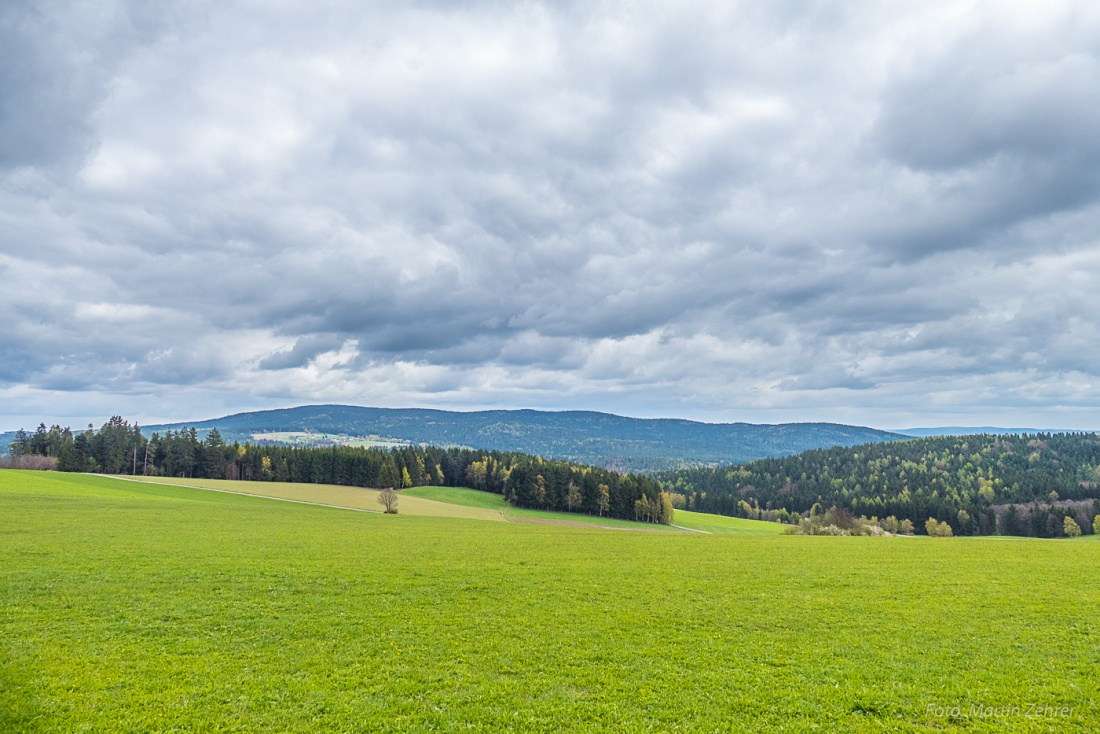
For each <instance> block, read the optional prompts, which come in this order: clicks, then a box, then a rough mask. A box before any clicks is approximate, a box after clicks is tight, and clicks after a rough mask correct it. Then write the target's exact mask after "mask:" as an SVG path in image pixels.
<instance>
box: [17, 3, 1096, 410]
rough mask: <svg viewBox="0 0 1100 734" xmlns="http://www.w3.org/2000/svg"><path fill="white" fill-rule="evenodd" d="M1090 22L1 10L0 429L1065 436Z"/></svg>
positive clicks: (222, 8)
mask: <svg viewBox="0 0 1100 734" xmlns="http://www.w3.org/2000/svg"><path fill="white" fill-rule="evenodd" d="M1097 100H1100V6H1097V5H1096V4H1095V3H1087V2H1079V3H1074V2H1047V3H1043V4H1039V3H1030V2H1028V3H1024V2H1020V3H1006V2H958V1H957V0H951V1H950V2H935V1H933V2H926V3H917V4H914V3H910V2H904V3H903V2H896V3H890V2H886V3H884V2H881V1H879V0H876V1H874V2H858V1H855V2H853V1H851V0H845V1H844V2H839V1H838V2H813V1H812V0H807V1H806V2H796V1H793V0H792V1H791V2H767V3H738V2H728V1H727V0H722V1H720V2H718V1H715V2H683V3H648V4H647V3H637V2H630V3H625V2H624V3H616V2H603V3H601V2H585V3H568V2H553V3H538V2H527V3H511V2H493V1H488V0H487V1H486V2H471V3H436V2H420V3H371V4H366V3H362V2H350V1H348V2H344V1H343V0H330V1H328V2H309V3H306V2H281V3H270V2H257V1H252V2H247V1H242V2H231V1H224V0H219V2H201V1H199V2H194V1H187V2H183V1H180V2H171V1H166V2H157V3H144V2H137V1H136V0H135V1H134V2H123V1H122V0H113V1H112V0H90V1H88V2H81V1H77V0H57V1H55V2H49V1H46V2H30V1H29V0H28V1H26V2H19V1H14V0H8V2H5V3H4V4H3V7H2V9H0V283H2V284H3V287H2V288H0V349H2V358H0V405H2V408H0V429H6V430H10V429H14V428H17V427H20V426H23V427H27V428H33V426H34V425H36V424H37V421H38V420H39V419H40V418H56V419H58V420H67V421H71V422H74V423H77V422H82V421H84V420H86V419H90V420H96V421H102V420H103V419H104V418H105V417H106V416H109V415H111V414H112V413H122V414H124V415H126V416H128V417H134V418H138V419H141V420H143V421H150V420H159V419H198V418H207V417H213V416H216V415H221V414H225V413H228V412H236V411H240V410H248V409H254V408H270V407H283V406H289V405H297V404H303V403H313V402H340V403H351V404H359V405H375V406H384V407H406V406H423V407H441V408H452V409H474V408H484V407H504V408H519V407H534V408H545V409H566V408H581V409H596V410H608V411H611V412H617V413H620V414H626V415H635V416H675V417H690V418H698V419H703V420H714V421H735V420H749V421H756V422H782V421H795V420H828V421H838V422H848V423H859V424H864V425H872V426H876V427H903V426H910V425H960V424H961V425H996V424H999V425H1042V426H1050V427H1065V428H1100V420H1098V419H1097V416H1098V413H1097V410H1098V408H1100V308H1098V306H1097V293H1100V105H1098V104H1097Z"/></svg>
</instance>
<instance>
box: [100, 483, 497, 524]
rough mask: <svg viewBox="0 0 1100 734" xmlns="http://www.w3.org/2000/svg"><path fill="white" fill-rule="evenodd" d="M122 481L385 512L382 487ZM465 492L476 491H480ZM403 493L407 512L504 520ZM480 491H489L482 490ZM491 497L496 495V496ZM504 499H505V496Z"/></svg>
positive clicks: (486, 512)
mask: <svg viewBox="0 0 1100 734" xmlns="http://www.w3.org/2000/svg"><path fill="white" fill-rule="evenodd" d="M120 481H135V482H138V481H140V482H152V483H157V484H163V485H174V486H189V487H196V488H200V489H216V490H218V491H219V492H235V493H239V494H250V495H256V496H258V497H277V498H279V499H288V500H295V501H297V502H311V503H314V504H321V505H332V506H334V507H346V508H351V509H357V510H368V511H370V512H382V505H380V504H378V490H377V489H365V488H363V487H346V486H337V485H334V484H292V483H290V482H232V481H227V480H225V479H177V478H170V477H139V478H137V479H136V480H120ZM465 491H469V492H476V491H477V490H465ZM401 494H402V497H401V500H400V501H399V502H398V508H397V510H398V512H399V513H400V514H403V515H419V516H422V517H458V518H465V519H468V520H494V521H496V522H500V521H502V520H503V519H504V518H503V517H502V516H501V514H500V512H498V511H495V510H493V509H491V507H490V505H485V506H482V507H478V506H476V505H468V504H467V505H463V504H462V503H454V502H447V501H443V502H439V501H436V500H434V499H431V498H430V497H428V498H421V497H417V496H411V495H410V496H406V495H405V493H404V492H402V493H401ZM478 494H488V493H487V492H478ZM489 496H491V497H493V496H495V495H489ZM500 499H502V500H503V498H500Z"/></svg>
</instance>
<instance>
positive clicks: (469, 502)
mask: <svg viewBox="0 0 1100 734" xmlns="http://www.w3.org/2000/svg"><path fill="white" fill-rule="evenodd" d="M400 494H401V496H402V497H415V498H418V499H427V500H432V501H435V502H444V503H448V504H452V505H458V506H461V507H478V508H482V509H490V510H495V511H497V512H499V513H500V514H501V516H502V517H503V518H504V519H506V520H510V521H512V522H523V523H543V524H559V525H562V524H565V525H593V526H598V527H601V528H616V529H622V530H641V531H657V532H679V531H677V530H676V529H675V528H669V527H666V526H663V525H650V524H647V523H638V522H630V521H629V520H616V519H615V518H611V517H600V516H598V515H582V514H580V513H576V512H547V511H545V510H531V509H527V508H524V507H512V506H511V505H509V504H508V502H507V501H505V499H504V497H503V496H502V495H499V494H493V493H492V492H482V491H480V490H477V489H467V488H465V487H412V488H410V489H403V490H401V492H400ZM776 527H778V528H779V529H780V531H782V526H780V525H776Z"/></svg>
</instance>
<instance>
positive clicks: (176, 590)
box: [0, 471, 1100, 732]
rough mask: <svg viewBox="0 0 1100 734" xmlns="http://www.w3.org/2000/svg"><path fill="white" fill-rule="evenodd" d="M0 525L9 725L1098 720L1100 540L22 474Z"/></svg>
mask: <svg viewBox="0 0 1100 734" xmlns="http://www.w3.org/2000/svg"><path fill="white" fill-rule="evenodd" d="M0 518H3V520H2V526H0V557H2V558H4V559H5V562H4V564H2V565H0V682H2V685H0V731H5V732H70V731H141V732H158V731H195V732H198V731H222V732H244V731H275V730H277V731H283V732H316V731H379V732H390V731H392V732H397V731H431V730H436V731H458V730H461V731H482V732H498V731H517V732H518V731H547V732H549V731H569V732H576V731H609V730H613V731H625V732H633V731H674V730H675V731H692V732H710V731H730V730H731V729H736V730H748V731H778V730H790V731H809V730H821V731H855V732H864V731H865V732H880V731H901V732H918V731H929V730H938V731H1002V730H1010V731H1035V732H1040V731H1054V730H1057V731H1060V732H1062V731H1070V732H1073V731H1077V732H1086V731H1093V730H1095V727H1096V723H1097V721H1098V720H1100V709H1098V708H1097V706H1098V704H1097V702H1096V698H1095V690H1096V688H1095V681H1094V677H1095V670H1096V663H1097V660H1098V659H1100V638H1098V635H1097V630H1098V629H1100V614H1098V612H1097V609H1096V605H1095V598H1094V596H1095V589H1096V588H1098V586H1100V543H1095V542H1088V541H1070V540H1062V541H1046V540H997V539H970V538H955V539H942V540H939V539H927V538H917V539H902V538H826V537H793V536H773V537H767V536H745V535H717V534H715V535H702V534H698V533H625V532H623V533H616V532H603V531H597V530H592V529H588V528H583V527H572V526H568V527H563V526H544V525H533V524H522V523H501V522H471V521H469V520H463V519H454V518H439V517H420V516H410V515H398V516H383V515H377V514H370V513H363V512H349V511H345V510H336V509H329V508H324V507H316V506H309V505H299V504H292V503H287V502H277V501H272V500H266V499H261V498H255V497H249V496H242V495H235V494H222V493H216V492H210V491H206V490H199V489H189V488H182V487H172V486H164V485H155V484H136V483H132V482H122V481H118V480H115V479H110V478H105V477H90V476H78V475H58V474H43V473H35V474H30V473H20V472H11V471H0ZM1036 705H1037V706H1038V707H1037V708H1036ZM974 712H977V713H974ZM983 717H984V718H983Z"/></svg>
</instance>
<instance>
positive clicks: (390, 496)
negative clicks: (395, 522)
mask: <svg viewBox="0 0 1100 734" xmlns="http://www.w3.org/2000/svg"><path fill="white" fill-rule="evenodd" d="M378 504H380V505H382V506H383V507H385V508H386V514H387V515H396V514H397V492H395V491H393V487H386V488H385V489H383V490H381V491H379V492H378Z"/></svg>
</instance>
